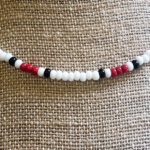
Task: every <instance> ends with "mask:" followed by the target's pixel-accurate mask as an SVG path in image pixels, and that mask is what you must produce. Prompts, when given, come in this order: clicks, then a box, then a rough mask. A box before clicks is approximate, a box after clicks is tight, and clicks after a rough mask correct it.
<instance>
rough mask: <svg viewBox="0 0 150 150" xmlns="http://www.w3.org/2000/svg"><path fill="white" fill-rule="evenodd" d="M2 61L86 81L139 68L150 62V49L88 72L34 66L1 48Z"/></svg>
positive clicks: (43, 73) (33, 71)
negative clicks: (117, 62) (108, 67)
mask: <svg viewBox="0 0 150 150" xmlns="http://www.w3.org/2000/svg"><path fill="white" fill-rule="evenodd" d="M0 61H5V62H9V64H10V65H11V66H15V67H16V68H18V69H20V70H22V71H24V72H27V73H31V74H33V75H38V76H40V77H43V76H44V77H46V78H51V79H53V80H54V79H57V80H61V79H62V80H63V81H74V80H75V81H78V80H80V81H82V82H84V81H86V80H92V79H93V80H95V81H96V80H99V79H100V78H105V77H106V78H110V77H116V76H117V75H122V74H123V73H127V72H128V71H132V70H133V69H138V68H139V66H141V65H142V64H143V63H148V62H149V61H150V50H147V51H146V52H145V53H144V54H143V55H141V56H137V57H136V59H135V60H133V61H131V62H127V63H126V64H123V65H121V66H117V67H116V68H111V69H102V68H100V69H98V70H96V71H86V72H79V71H75V72H66V71H64V72H62V71H60V70H58V71H56V70H51V69H49V68H42V67H37V66H33V65H32V64H27V63H25V62H23V61H22V60H20V59H17V58H16V57H14V56H13V55H12V54H11V53H6V52H4V51H2V50H1V49H0Z"/></svg>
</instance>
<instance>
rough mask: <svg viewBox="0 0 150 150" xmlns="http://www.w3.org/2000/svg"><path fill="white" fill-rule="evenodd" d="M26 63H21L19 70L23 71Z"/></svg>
mask: <svg viewBox="0 0 150 150" xmlns="http://www.w3.org/2000/svg"><path fill="white" fill-rule="evenodd" d="M26 66H27V64H26V63H22V64H21V65H20V70H22V71H25V69H26Z"/></svg>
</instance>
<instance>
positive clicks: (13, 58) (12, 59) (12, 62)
mask: <svg viewBox="0 0 150 150" xmlns="http://www.w3.org/2000/svg"><path fill="white" fill-rule="evenodd" d="M16 60H17V58H16V57H11V58H10V59H9V64H10V65H11V66H14V65H15V61H16Z"/></svg>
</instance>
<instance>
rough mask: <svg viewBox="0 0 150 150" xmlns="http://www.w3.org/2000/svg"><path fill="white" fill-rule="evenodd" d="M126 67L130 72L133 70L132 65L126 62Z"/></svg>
mask: <svg viewBox="0 0 150 150" xmlns="http://www.w3.org/2000/svg"><path fill="white" fill-rule="evenodd" d="M126 65H127V66H128V69H129V71H132V70H133V69H134V66H133V64H132V62H130V61H129V62H127V63H126Z"/></svg>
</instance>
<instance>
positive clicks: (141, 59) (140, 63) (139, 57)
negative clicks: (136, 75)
mask: <svg viewBox="0 0 150 150" xmlns="http://www.w3.org/2000/svg"><path fill="white" fill-rule="evenodd" d="M136 60H137V61H138V62H139V65H142V64H143V63H144V60H143V58H142V57H141V56H136Z"/></svg>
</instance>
